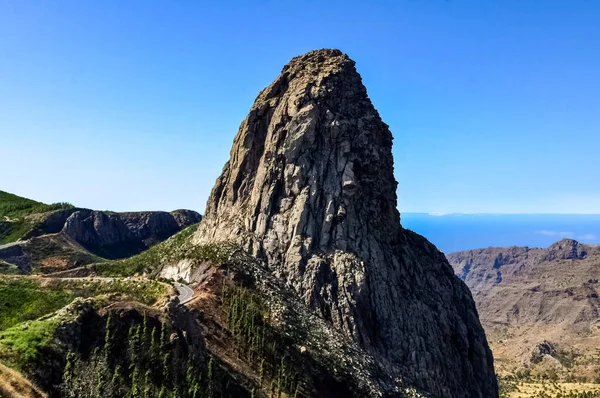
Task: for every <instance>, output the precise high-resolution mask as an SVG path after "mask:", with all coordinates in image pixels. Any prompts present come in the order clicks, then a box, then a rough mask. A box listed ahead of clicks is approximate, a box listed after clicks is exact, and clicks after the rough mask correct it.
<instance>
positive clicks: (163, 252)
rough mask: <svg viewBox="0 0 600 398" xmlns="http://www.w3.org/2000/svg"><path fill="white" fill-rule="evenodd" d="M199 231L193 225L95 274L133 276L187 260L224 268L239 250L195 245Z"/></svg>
mask: <svg viewBox="0 0 600 398" xmlns="http://www.w3.org/2000/svg"><path fill="white" fill-rule="evenodd" d="M197 228H198V224H195V225H191V226H189V227H187V228H185V229H184V230H182V231H180V232H178V233H177V234H175V235H173V236H172V237H170V238H169V239H167V240H166V241H164V242H161V243H159V244H157V245H154V246H152V247H151V248H150V249H148V250H146V251H145V252H143V253H140V254H138V255H137V256H133V257H130V258H126V259H123V260H116V261H110V262H105V263H101V264H94V270H95V271H96V273H98V274H99V275H106V276H131V275H135V274H142V273H151V272H152V271H154V270H155V269H156V268H157V267H158V266H160V265H164V264H172V263H176V262H178V261H180V260H184V259H190V260H193V261H199V262H201V261H211V262H213V263H215V264H221V263H223V262H224V261H226V260H227V259H228V258H229V256H230V255H231V253H233V252H234V251H235V250H236V246H234V245H229V244H220V245H203V246H197V245H193V244H191V242H190V240H191V238H192V235H193V234H194V232H196V230H197Z"/></svg>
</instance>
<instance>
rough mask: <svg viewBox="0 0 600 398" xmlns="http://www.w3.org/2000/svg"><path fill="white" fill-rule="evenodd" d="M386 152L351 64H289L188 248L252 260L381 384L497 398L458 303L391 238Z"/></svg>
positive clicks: (451, 282)
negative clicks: (365, 357) (375, 364)
mask: <svg viewBox="0 0 600 398" xmlns="http://www.w3.org/2000/svg"><path fill="white" fill-rule="evenodd" d="M391 149H392V135H391V133H390V131H389V129H388V126H387V125H386V124H385V123H384V122H383V121H382V120H381V118H380V116H379V114H378V113H377V111H376V110H375V108H374V107H373V105H372V103H371V101H370V100H369V98H368V96H367V91H366V88H365V87H364V86H363V84H362V81H361V77H360V75H359V74H358V73H357V72H356V69H355V66H354V62H353V61H352V60H350V59H349V58H348V57H347V56H346V55H345V54H343V53H341V52H340V51H338V50H319V51H313V52H310V53H308V54H305V55H303V56H300V57H296V58H294V59H293V60H292V61H291V62H290V63H289V64H288V65H286V66H285V67H284V69H283V71H282V73H281V75H280V76H279V77H278V78H277V79H276V80H275V81H274V82H273V83H272V84H271V85H270V86H269V87H267V88H266V89H264V90H263V91H262V92H261V93H260V94H259V96H258V98H257V99H256V101H255V103H254V105H253V106H252V108H251V110H250V114H249V115H248V117H247V118H246V120H244V122H243V123H242V125H241V126H240V129H239V132H238V134H237V136H236V137H235V140H234V143H233V147H232V150H231V158H230V160H229V161H228V162H227V163H226V165H225V167H224V169H223V172H222V174H221V176H220V177H219V178H218V179H217V182H216V185H215V187H214V189H213V191H212V193H211V196H210V198H209V201H208V203H207V210H206V216H205V218H204V220H203V221H202V223H201V224H200V227H199V230H198V232H197V234H196V236H195V238H194V241H195V243H197V244H206V243H215V242H236V243H238V244H240V245H242V246H243V247H244V248H245V249H246V250H247V251H249V252H250V253H252V254H253V255H255V256H256V257H258V258H260V259H262V260H264V261H265V262H266V263H267V264H268V266H269V269H270V270H271V272H272V273H273V274H274V275H275V276H277V277H279V278H281V279H283V280H284V281H285V282H286V283H287V284H288V285H289V286H290V287H292V288H293V289H294V290H295V291H296V292H297V294H298V295H299V296H300V297H301V298H302V299H303V301H304V302H305V304H307V305H308V306H310V307H312V308H313V309H314V310H316V311H318V312H319V313H320V315H321V316H322V317H323V318H324V319H326V320H327V321H328V322H330V324H331V325H332V326H333V327H334V328H336V329H338V330H340V331H342V332H343V333H345V334H346V335H347V336H348V337H349V338H351V339H353V340H354V341H356V342H357V343H358V344H359V345H360V346H362V347H363V348H364V349H365V350H367V352H369V353H370V354H372V355H374V356H375V358H377V359H378V360H379V361H380V362H381V363H382V364H385V367H386V369H388V371H389V373H390V374H391V376H392V377H398V378H402V379H403V380H405V381H406V382H407V383H410V384H412V385H414V386H415V387H417V388H419V389H421V390H424V391H427V392H429V393H430V394H432V395H433V396H436V397H448V398H450V397H452V398H459V397H485V398H493V397H497V396H498V389H497V384H496V378H495V374H494V368H493V359H492V355H491V352H490V350H489V348H488V345H487V341H486V338H485V334H484V332H483V329H482V327H481V325H480V323H479V319H478V316H477V312H476V310H475V305H474V303H473V299H472V297H471V294H470V292H469V290H468V289H467V287H466V286H465V285H464V283H463V282H461V281H460V280H459V279H458V278H457V277H455V276H454V274H453V271H452V268H451V267H450V265H449V264H448V262H447V261H446V259H445V257H444V255H443V254H442V253H441V252H439V250H437V249H436V248H435V247H434V246H433V245H432V244H431V243H429V242H428V241H427V240H426V239H425V238H423V237H421V236H419V235H417V234H415V233H413V232H411V231H408V230H405V229H403V228H402V227H401V225H400V214H399V213H398V210H397V209H396V187H397V183H396V181H395V179H394V175H393V167H394V166H393V158H392V151H391Z"/></svg>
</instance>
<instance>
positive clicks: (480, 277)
mask: <svg viewBox="0 0 600 398" xmlns="http://www.w3.org/2000/svg"><path fill="white" fill-rule="evenodd" d="M447 257H448V260H449V262H450V264H451V265H452V266H453V268H454V270H455V272H456V274H457V275H458V276H459V277H460V278H461V279H463V280H464V281H465V282H466V283H467V285H468V286H469V288H470V289H471V291H472V292H473V297H474V299H475V302H476V303H477V309H478V311H479V315H480V319H481V321H482V324H483V325H484V327H485V329H486V333H487V335H488V338H489V341H490V346H491V347H492V350H493V352H494V357H495V359H496V364H497V366H498V369H499V370H500V371H503V372H507V373H515V372H520V374H526V375H529V374H533V375H537V374H540V375H542V376H544V375H546V376H548V377H551V378H557V377H558V378H562V379H566V380H572V379H574V378H580V379H582V378H585V379H586V380H588V381H591V380H595V379H599V377H600V351H599V350H598V347H600V300H599V296H598V294H599V292H598V289H599V285H598V280H599V275H600V246H595V245H585V244H580V243H578V242H577V241H574V240H571V239H563V240H561V241H559V242H556V243H554V244H552V245H551V246H550V247H548V248H545V249H541V248H528V247H509V248H493V247H492V248H487V249H478V250H470V251H464V252H457V253H451V254H448V255H447Z"/></svg>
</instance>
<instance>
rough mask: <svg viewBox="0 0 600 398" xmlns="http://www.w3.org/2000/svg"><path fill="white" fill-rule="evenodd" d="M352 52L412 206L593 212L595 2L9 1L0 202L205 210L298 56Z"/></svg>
mask: <svg viewBox="0 0 600 398" xmlns="http://www.w3.org/2000/svg"><path fill="white" fill-rule="evenodd" d="M322 47H334V48H340V49H341V50H342V51H344V52H346V53H348V54H349V55H350V57H352V58H353V59H354V60H355V61H356V62H357V67H358V70H359V72H360V73H361V74H362V76H363V80H364V82H365V84H366V85H367V88H368V90H369V95H370V97H371V99H372V100H373V102H374V104H375V106H376V107H377V108H378V109H379V111H380V113H381V115H382V117H383V119H384V121H385V122H386V123H388V124H389V125H390V128H391V130H392V133H393V134H394V137H395V141H394V155H395V160H396V169H395V173H396V177H397V179H398V181H399V184H400V185H399V189H398V194H399V208H400V211H402V212H435V213H438V212H489V213H497V212H500V213H528V212H542V213H600V183H598V181H599V177H598V176H597V174H598V172H599V171H600V156H599V153H600V72H599V71H600V2H598V1H592V0H585V1H584V0H555V1H550V0H547V1H541V0H537V1H534V0H501V1H500V0H448V1H443V0H411V1H404V0H396V1H385V2H384V1H365V2H352V1H348V0H346V1H339V2H332V1H303V2H298V1H293V2H292V1H290V2H288V1H280V0H277V1H251V2H248V1H245V2H226V1H211V2H199V1H191V0H171V1H168V0H161V1H158V0H156V1H152V0H144V1H142V0H118V1H111V0H98V1H91V0H73V1H63V0H56V1H50V0H43V1H42V0H37V1H28V0H12V1H7V0H0V160H1V166H0V189H2V190H7V191H10V192H14V193H17V194H20V195H23V196H27V197H31V198H34V199H38V200H42V201H45V202H54V201H69V202H72V203H74V204H76V205H79V206H86V207H91V208H96V209H111V210H142V209H163V210H170V209H175V208H192V209H196V210H199V211H203V210H204V207H205V202H206V199H207V196H208V194H209V192H210V189H211V188H212V185H213V183H214V180H215V179H216V177H217V176H218V175H219V173H220V170H221V168H222V166H223V164H224V163H225V161H226V160H227V158H228V155H229V149H230V145H231V142H232V140H233V137H234V135H235V133H236V132H237V128H238V126H239V124H240V122H241V121H242V120H243V118H244V117H245V115H246V113H247V112H248V110H249V108H250V106H251V104H252V102H253V101H254V98H255V97H256V95H257V94H258V92H259V91H260V90H261V89H262V88H263V87H264V86H266V85H268V84H269V83H270V82H271V81H272V80H273V79H274V78H275V77H276V76H277V75H278V73H279V72H280V70H281V68H282V66H283V65H284V64H285V63H286V62H287V61H288V60H289V59H290V58H292V57H293V56H296V55H299V54H301V53H304V52H306V51H309V50H312V49H317V48H322Z"/></svg>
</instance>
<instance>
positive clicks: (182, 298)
mask: <svg viewBox="0 0 600 398" xmlns="http://www.w3.org/2000/svg"><path fill="white" fill-rule="evenodd" d="M175 288H176V289H177V291H178V292H179V302H180V303H181V304H185V303H187V302H188V301H190V300H191V299H192V298H193V297H194V291H193V290H192V288H190V287H189V286H186V285H184V284H182V283H179V282H175Z"/></svg>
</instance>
